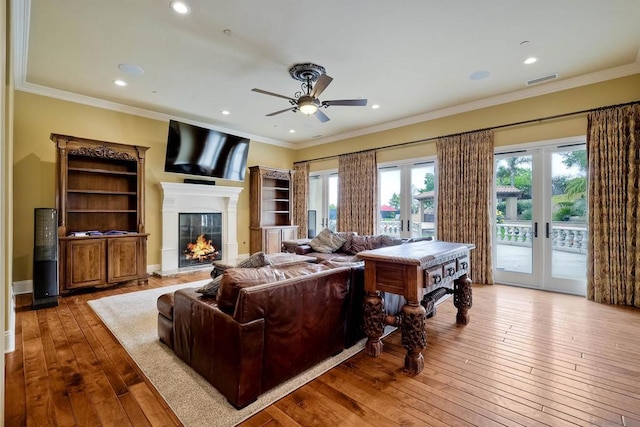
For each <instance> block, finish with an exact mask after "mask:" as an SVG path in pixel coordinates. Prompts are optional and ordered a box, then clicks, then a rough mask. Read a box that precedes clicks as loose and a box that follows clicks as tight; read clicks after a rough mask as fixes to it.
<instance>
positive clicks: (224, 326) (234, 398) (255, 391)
mask: <svg viewBox="0 0 640 427" xmlns="http://www.w3.org/2000/svg"><path fill="white" fill-rule="evenodd" d="M213 314H214V316H213V329H214V331H215V335H214V337H213V338H214V339H213V347H214V349H215V351H213V353H212V358H213V360H212V364H211V365H212V366H213V367H214V369H215V373H214V375H212V377H211V378H207V380H208V381H209V382H210V383H211V384H213V386H214V387H215V388H216V389H217V390H218V391H220V393H222V395H224V396H225V397H226V398H227V400H228V401H229V403H231V404H232V405H233V406H234V407H236V408H238V409H239V408H243V407H245V406H247V405H248V404H250V403H251V402H253V401H255V400H256V399H257V398H258V396H259V395H260V394H261V393H262V381H261V380H260V379H261V378H262V359H263V352H264V327H265V325H264V319H256V320H254V321H252V322H249V323H238V322H236V321H235V320H234V319H233V318H232V317H231V316H230V315H228V314H226V313H224V312H223V311H221V310H220V309H219V308H217V307H214V308H213Z"/></svg>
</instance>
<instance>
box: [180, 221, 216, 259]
mask: <svg viewBox="0 0 640 427" xmlns="http://www.w3.org/2000/svg"><path fill="white" fill-rule="evenodd" d="M179 221H180V227H179V233H180V236H179V244H180V247H181V248H182V250H181V251H180V253H179V254H178V256H179V262H178V266H179V267H180V268H182V267H191V266H194V265H202V264H206V263H210V262H211V261H214V260H217V259H222V253H221V249H220V246H221V243H222V214H221V213H181V214H180V215H179Z"/></svg>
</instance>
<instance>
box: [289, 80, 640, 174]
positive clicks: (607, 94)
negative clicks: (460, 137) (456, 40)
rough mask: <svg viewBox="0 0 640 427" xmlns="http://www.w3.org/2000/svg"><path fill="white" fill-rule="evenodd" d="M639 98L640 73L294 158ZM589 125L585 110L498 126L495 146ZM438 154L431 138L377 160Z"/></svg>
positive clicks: (331, 164) (328, 164)
mask: <svg viewBox="0 0 640 427" xmlns="http://www.w3.org/2000/svg"><path fill="white" fill-rule="evenodd" d="M637 100H640V74H636V75H633V76H629V77H625V78H620V79H615V80H610V81H608V82H603V83H598V84H593V85H589V86H583V87H579V88H575V89H570V90H565V91H562V92H556V93H552V94H549V95H543V96H538V97H535V98H530V99H525V100H521V101H517V102H511V103H508V104H503V105H498V106H495V107H489V108H483V109H480V110H475V111H470V112H467V113H462V114H456V115H454V116H448V117H444V118H441V119H436V120H430V121H426V122H422V123H418V124H414V125H409V126H404V127H402V128H398V129H392V130H389V131H384V132H378V133H375V134H371V135H364V136H359V137H355V138H350V139H345V140H341V141H336V142H332V143H329V144H324V145H319V146H315V147H309V148H306V149H302V150H298V151H297V152H296V157H295V160H296V161H302V160H309V159H315V158H322V157H326V156H333V155H339V154H344V153H348V152H354V151H359V150H366V149H371V148H378V147H385V146H389V145H394V144H402V143H406V142H409V141H419V140H424V139H429V138H435V137H438V136H443V135H448V134H454V133H459V132H465V131H471V130H477V129H482V128H488V127H495V126H500V125H505V124H510V123H516V122H521V121H526V120H531V119H538V118H543V117H550V116H554V115H558V114H564V113H571V112H576V111H582V110H587V109H591V108H596V107H601V106H606V105H612V104H619V103H624V102H630V101H637ZM586 128H587V119H586V115H584V114H583V115H580V116H575V117H570V118H564V119H558V120H552V121H544V122H539V123H533V124H529V125H526V126H525V125H523V126H517V127H509V128H504V129H497V130H496V131H495V145H496V146H503V145H512V144H520V143H526V142H535V141H543V140H548V139H556V138H563V137H569V136H576V135H584V134H585V132H586ZM435 154H436V148H435V141H430V142H424V143H418V144H411V145H406V146H403V147H398V148H387V149H383V150H380V151H379V152H378V156H377V157H378V162H388V161H397V160H404V159H410V158H415V157H426V156H435ZM337 167H338V163H337V160H333V161H331V160H323V161H320V162H317V163H316V162H313V163H312V164H311V165H310V168H311V170H312V171H314V170H324V169H328V168H337Z"/></svg>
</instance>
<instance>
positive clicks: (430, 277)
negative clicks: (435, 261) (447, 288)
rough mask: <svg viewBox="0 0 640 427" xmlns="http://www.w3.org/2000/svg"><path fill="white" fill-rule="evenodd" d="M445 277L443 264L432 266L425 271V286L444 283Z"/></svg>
mask: <svg viewBox="0 0 640 427" xmlns="http://www.w3.org/2000/svg"><path fill="white" fill-rule="evenodd" d="M443 277H444V276H443V275H442V267H441V266H438V267H433V268H430V269H429V270H426V271H425V272H424V278H425V286H427V287H429V286H433V285H436V286H439V285H440V284H441V283H442V279H443Z"/></svg>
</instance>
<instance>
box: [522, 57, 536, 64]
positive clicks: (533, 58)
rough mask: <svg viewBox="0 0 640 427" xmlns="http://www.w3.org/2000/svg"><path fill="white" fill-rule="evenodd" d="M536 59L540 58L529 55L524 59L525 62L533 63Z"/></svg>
mask: <svg viewBox="0 0 640 427" xmlns="http://www.w3.org/2000/svg"><path fill="white" fill-rule="evenodd" d="M536 61H538V58H536V57H533V56H530V57H528V58H527V59H525V60H524V62H523V64H526V65H531V64H533V63H534V62H536Z"/></svg>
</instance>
